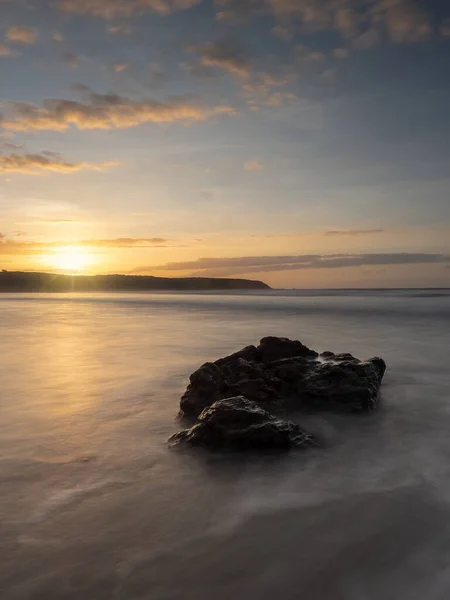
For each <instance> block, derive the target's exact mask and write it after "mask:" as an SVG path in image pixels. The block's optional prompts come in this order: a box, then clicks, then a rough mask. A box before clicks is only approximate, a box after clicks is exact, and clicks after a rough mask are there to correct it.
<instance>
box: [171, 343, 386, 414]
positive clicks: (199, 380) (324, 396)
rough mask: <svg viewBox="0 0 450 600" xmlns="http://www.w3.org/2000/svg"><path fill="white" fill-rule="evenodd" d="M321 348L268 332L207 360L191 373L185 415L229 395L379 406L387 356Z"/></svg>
mask: <svg viewBox="0 0 450 600" xmlns="http://www.w3.org/2000/svg"><path fill="white" fill-rule="evenodd" d="M318 356H319V355H318V354H317V352H315V351H314V350H311V349H310V348H308V347H307V346H304V345H303V344H302V343H301V342H298V341H295V340H289V339H287V338H276V337H266V338H263V339H262V340H261V342H260V344H259V345H258V347H255V346H247V347H246V348H244V349H243V350H241V351H239V352H236V353H234V354H231V355H230V356H226V357H225V358H220V359H219V360H217V361H216V362H214V363H206V364H204V365H203V366H201V367H200V368H199V369H198V370H197V371H195V372H194V373H193V374H192V375H191V377H190V383H189V386H188V388H187V390H186V392H185V393H184V395H183V397H182V398H181V402H180V415H181V416H184V415H186V416H191V417H198V416H199V415H200V414H201V413H202V411H203V410H204V409H205V408H207V407H209V406H211V405H212V404H214V403H215V402H217V401H218V400H222V399H225V398H231V397H234V396H245V397H246V398H247V399H248V400H250V401H253V402H257V403H258V404H260V405H261V407H262V408H263V409H268V410H270V411H272V412H277V411H280V410H285V409H304V408H306V409H313V410H317V409H318V410H333V411H336V410H338V411H347V412H348V411H350V412H355V411H356V412H359V411H367V410H371V409H373V408H375V407H376V404H377V398H378V391H379V388H380V385H381V381H382V379H383V376H384V372H385V370H386V364H385V362H384V360H383V359H381V358H372V359H370V360H368V361H365V362H362V361H360V360H359V359H357V358H355V357H354V356H352V355H351V354H348V353H347V354H334V353H333V352H324V353H322V354H321V356H320V360H319V359H318Z"/></svg>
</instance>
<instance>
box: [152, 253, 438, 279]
mask: <svg viewBox="0 0 450 600" xmlns="http://www.w3.org/2000/svg"><path fill="white" fill-rule="evenodd" d="M449 260H450V255H445V254H425V253H417V254H414V253H392V254H329V255H320V254H304V255H299V256H245V257H237V258H200V259H198V260H195V261H189V262H172V263H167V264H165V265H158V266H153V267H148V269H147V271H148V272H154V271H187V272H189V274H190V275H192V276H195V277H197V276H199V277H200V276H206V277H228V276H234V275H243V274H246V273H269V272H274V271H297V270H303V269H340V268H345V267H365V266H380V265H417V264H439V263H448V261H449Z"/></svg>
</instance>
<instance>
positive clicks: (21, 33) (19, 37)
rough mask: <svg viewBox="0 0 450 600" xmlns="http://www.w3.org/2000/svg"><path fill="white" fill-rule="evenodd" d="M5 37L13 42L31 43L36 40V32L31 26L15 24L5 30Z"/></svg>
mask: <svg viewBox="0 0 450 600" xmlns="http://www.w3.org/2000/svg"><path fill="white" fill-rule="evenodd" d="M6 39H7V40H8V41H9V42H12V43H13V44H25V45H31V44H34V43H36V42H37V40H38V32H37V30H36V29H33V28H32V27H24V26H23V25H15V26H13V27H10V28H9V29H8V30H7V31H6Z"/></svg>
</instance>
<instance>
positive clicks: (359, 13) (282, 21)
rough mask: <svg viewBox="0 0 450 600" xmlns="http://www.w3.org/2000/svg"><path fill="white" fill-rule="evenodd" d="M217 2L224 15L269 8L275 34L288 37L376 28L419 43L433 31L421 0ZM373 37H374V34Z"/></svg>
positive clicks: (342, 34)
mask: <svg viewBox="0 0 450 600" xmlns="http://www.w3.org/2000/svg"><path fill="white" fill-rule="evenodd" d="M215 4H216V6H217V9H218V11H220V12H219V13H218V14H219V15H220V16H221V18H224V17H227V18H230V17H232V16H236V17H239V16H242V15H249V14H264V13H265V12H267V11H269V12H271V13H272V14H273V15H274V16H275V18H276V19H277V22H278V25H276V26H275V28H274V33H275V34H276V35H280V36H284V35H285V34H286V37H287V39H289V38H290V37H291V36H292V31H293V29H295V28H297V29H300V30H301V31H302V32H308V31H312V32H314V31H325V30H334V31H336V32H337V33H338V34H339V35H340V37H342V38H343V39H349V40H351V39H354V38H356V37H358V36H360V35H364V32H365V31H367V30H371V29H372V28H375V29H377V30H378V31H379V32H380V33H381V31H386V32H387V34H388V36H389V38H390V39H391V40H392V41H393V42H396V43H403V42H407V43H412V42H420V41H423V40H425V39H428V37H429V36H430V34H431V32H432V27H431V23H430V18H429V15H428V14H427V12H426V11H425V10H424V8H423V4H422V3H421V2H420V1H419V0H365V1H364V2H362V1H358V0H216V1H215ZM371 36H372V37H371V39H372V40H373V39H375V36H374V34H373V33H372V34H371ZM368 39H369V38H367V37H366V40H365V41H366V43H367V40H368ZM363 40H364V38H363ZM361 43H362V41H361ZM366 47H368V46H366Z"/></svg>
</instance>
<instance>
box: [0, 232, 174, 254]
mask: <svg viewBox="0 0 450 600" xmlns="http://www.w3.org/2000/svg"><path fill="white" fill-rule="evenodd" d="M169 242H170V240H167V239H165V238H159V237H155V238H112V239H99V240H96V239H92V240H80V241H78V242H70V243H68V242H64V241H54V242H35V241H16V240H10V239H7V238H6V237H5V236H2V237H0V255H24V256H26V255H37V254H43V253H45V252H51V251H53V250H55V249H60V248H65V247H67V246H70V247H73V246H76V247H83V248H92V249H96V248H99V249H101V248H110V249H114V248H121V249H123V248H165V247H167V245H168V243H169Z"/></svg>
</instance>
